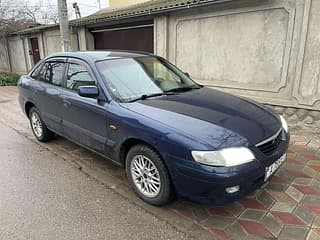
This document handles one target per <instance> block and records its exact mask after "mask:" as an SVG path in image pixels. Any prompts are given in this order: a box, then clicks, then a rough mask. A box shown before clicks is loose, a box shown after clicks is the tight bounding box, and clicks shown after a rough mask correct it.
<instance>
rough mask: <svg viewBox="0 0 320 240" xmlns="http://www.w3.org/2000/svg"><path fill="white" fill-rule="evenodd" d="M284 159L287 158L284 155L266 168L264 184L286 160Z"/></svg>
mask: <svg viewBox="0 0 320 240" xmlns="http://www.w3.org/2000/svg"><path fill="white" fill-rule="evenodd" d="M286 157H287V154H286V153H285V154H283V155H282V156H281V157H280V158H279V159H278V160H277V161H275V162H274V163H273V164H271V165H270V166H269V167H266V174H265V177H264V181H265V182H266V181H267V180H268V179H269V178H270V177H271V176H272V175H273V174H274V173H275V171H277V170H278V168H279V167H280V166H281V165H282V163H283V162H284V161H285V160H286Z"/></svg>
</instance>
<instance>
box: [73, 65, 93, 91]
mask: <svg viewBox="0 0 320 240" xmlns="http://www.w3.org/2000/svg"><path fill="white" fill-rule="evenodd" d="M90 85H96V82H95V80H94V79H93V78H92V77H91V75H90V73H89V72H88V70H87V69H86V68H85V67H84V66H83V65H80V64H77V63H70V64H69V68H68V74H67V88H68V89H71V90H77V89H78V88H79V87H81V86H90Z"/></svg>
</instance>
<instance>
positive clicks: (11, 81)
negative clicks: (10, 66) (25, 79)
mask: <svg viewBox="0 0 320 240" xmlns="http://www.w3.org/2000/svg"><path fill="white" fill-rule="evenodd" d="M19 78H20V76H19V75H18V74H16V73H0V86H16V85H17V82H18V80H19Z"/></svg>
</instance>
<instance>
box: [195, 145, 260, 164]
mask: <svg viewBox="0 0 320 240" xmlns="http://www.w3.org/2000/svg"><path fill="white" fill-rule="evenodd" d="M191 154H192V157H193V158H194V160H195V161H197V162H199V163H202V164H206V165H211V166H218V167H231V166H238V165H241V164H244V163H248V162H251V161H253V160H254V159H255V157H254V155H253V153H252V152H251V151H250V150H249V149H248V148H245V147H235V148H225V149H222V150H219V151H192V152H191Z"/></svg>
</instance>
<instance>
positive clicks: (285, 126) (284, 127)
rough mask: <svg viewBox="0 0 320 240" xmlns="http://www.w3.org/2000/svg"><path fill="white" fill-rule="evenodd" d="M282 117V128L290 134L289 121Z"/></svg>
mask: <svg viewBox="0 0 320 240" xmlns="http://www.w3.org/2000/svg"><path fill="white" fill-rule="evenodd" d="M279 116H280V120H281V124H282V127H283V129H284V130H285V131H286V132H288V124H287V121H286V120H285V119H284V117H282V116H281V115H279Z"/></svg>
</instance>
